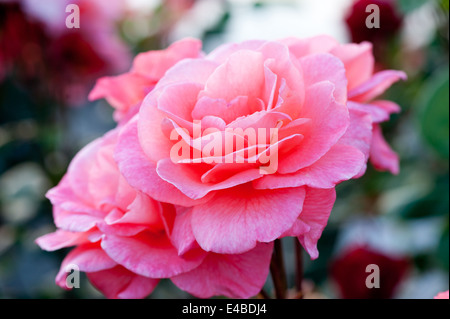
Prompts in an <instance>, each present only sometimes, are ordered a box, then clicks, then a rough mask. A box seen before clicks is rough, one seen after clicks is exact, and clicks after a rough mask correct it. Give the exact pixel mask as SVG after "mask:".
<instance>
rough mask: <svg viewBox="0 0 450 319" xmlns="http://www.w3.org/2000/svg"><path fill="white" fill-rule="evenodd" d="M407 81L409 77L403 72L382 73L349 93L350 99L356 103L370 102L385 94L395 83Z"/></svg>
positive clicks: (389, 71)
mask: <svg viewBox="0 0 450 319" xmlns="http://www.w3.org/2000/svg"><path fill="white" fill-rule="evenodd" d="M406 79H407V75H406V73H405V72H402V71H394V70H387V71H381V72H378V73H376V74H375V75H373V76H372V78H370V79H369V80H368V81H367V82H365V83H363V84H361V85H359V86H358V87H356V88H354V89H352V90H351V91H349V93H348V98H349V99H350V100H352V101H355V102H368V101H371V100H372V99H374V98H376V97H377V96H379V95H381V94H383V93H384V92H385V91H386V90H387V89H388V88H389V87H391V85H392V84H393V83H395V82H397V81H399V80H406Z"/></svg>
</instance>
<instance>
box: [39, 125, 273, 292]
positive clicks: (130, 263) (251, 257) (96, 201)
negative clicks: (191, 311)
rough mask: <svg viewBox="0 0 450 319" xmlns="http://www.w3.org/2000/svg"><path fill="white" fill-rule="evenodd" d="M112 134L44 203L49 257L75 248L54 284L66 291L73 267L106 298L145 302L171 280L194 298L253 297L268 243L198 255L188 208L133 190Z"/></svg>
mask: <svg viewBox="0 0 450 319" xmlns="http://www.w3.org/2000/svg"><path fill="white" fill-rule="evenodd" d="M118 133H119V131H118V130H114V131H112V132H110V133H108V134H107V135H106V136H105V137H103V138H101V139H98V140H96V141H94V142H92V143H91V144H89V145H88V146H86V147H85V148H84V149H83V150H82V151H81V152H80V153H79V154H78V155H77V156H76V157H75V159H74V160H73V162H72V163H71V165H70V167H69V169H68V172H67V174H66V176H65V177H64V178H63V179H62V181H61V182H60V184H59V185H58V186H57V187H55V188H54V189H52V190H50V191H49V193H48V197H49V199H50V200H51V202H52V204H53V205H54V220H55V224H56V226H57V228H58V230H57V231H56V232H54V233H51V234H48V235H45V236H43V237H40V238H38V239H37V243H38V244H39V246H41V248H43V249H45V250H48V251H53V250H57V249H60V248H64V247H71V246H76V247H75V248H74V249H73V250H72V251H71V252H70V253H69V254H68V255H67V256H66V258H65V259H64V261H63V263H62V265H61V269H60V271H59V273H58V275H57V277H56V282H57V284H58V285H59V286H61V287H63V288H66V276H67V274H68V273H67V272H66V271H67V268H66V267H68V266H69V265H76V266H77V267H78V268H79V269H80V271H83V272H86V273H87V276H88V278H89V280H90V281H91V282H92V284H93V285H94V286H95V287H97V288H98V289H99V290H100V291H101V292H102V293H104V294H105V296H107V297H108V298H143V297H145V296H147V295H148V294H150V293H151V292H152V291H153V289H154V288H155V286H156V285H157V283H158V281H159V279H161V278H171V279H172V281H173V282H174V283H175V285H177V286H178V287H180V288H181V289H183V290H185V291H187V292H189V293H191V294H193V295H195V296H198V297H205V298H207V297H211V296H215V295H225V296H228V297H238V298H248V297H251V296H254V295H256V294H257V293H258V292H259V291H260V290H261V288H262V286H263V285H264V283H265V280H266V278H267V275H268V271H269V263H270V258H271V253H272V244H260V245H258V246H256V247H255V248H254V249H253V250H251V251H249V252H246V253H245V254H240V255H219V254H214V253H207V252H205V251H203V250H202V249H201V248H200V247H199V246H198V244H197V243H196V242H195V239H194V236H193V234H192V229H191V224H190V216H191V214H190V211H191V210H192V209H191V208H185V207H175V206H173V205H169V204H164V203H160V202H158V201H155V200H154V199H152V198H151V197H149V196H148V195H146V194H144V193H142V192H139V191H136V190H134V189H133V188H132V187H130V185H129V184H128V183H127V182H126V181H125V179H124V178H123V177H122V176H121V175H120V173H119V170H118V167H117V165H116V163H115V162H114V160H113V152H114V149H115V147H116V141H117V137H118Z"/></svg>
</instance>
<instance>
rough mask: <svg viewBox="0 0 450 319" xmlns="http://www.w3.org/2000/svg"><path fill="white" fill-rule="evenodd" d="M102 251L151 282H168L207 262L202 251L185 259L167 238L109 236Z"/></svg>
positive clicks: (155, 234)
mask: <svg viewBox="0 0 450 319" xmlns="http://www.w3.org/2000/svg"><path fill="white" fill-rule="evenodd" d="M102 248H103V249H104V250H105V252H106V253H107V254H108V255H109V256H110V257H111V258H112V259H113V260H115V261H116V262H117V263H119V264H120V265H122V266H124V267H125V268H127V269H128V270H130V271H132V272H134V273H136V274H139V275H141V276H145V277H149V278H168V277H172V276H175V275H178V274H180V273H183V272H186V271H189V270H191V269H193V268H195V267H197V266H198V265H199V264H200V263H201V262H202V260H203V259H204V258H205V253H204V252H202V251H200V250H195V251H190V252H189V253H187V254H185V255H184V256H183V257H180V256H178V251H177V249H176V248H175V247H173V246H172V244H171V242H170V240H169V239H168V238H167V236H166V235H165V234H158V233H150V232H145V233H141V234H139V235H137V236H135V237H119V236H114V235H106V236H105V237H104V238H103V240H102Z"/></svg>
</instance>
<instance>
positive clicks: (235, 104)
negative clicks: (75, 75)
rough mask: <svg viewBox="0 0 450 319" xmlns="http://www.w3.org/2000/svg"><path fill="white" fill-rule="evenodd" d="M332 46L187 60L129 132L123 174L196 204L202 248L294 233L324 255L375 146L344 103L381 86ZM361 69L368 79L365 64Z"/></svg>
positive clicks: (236, 51) (239, 47)
mask: <svg viewBox="0 0 450 319" xmlns="http://www.w3.org/2000/svg"><path fill="white" fill-rule="evenodd" d="M333 45H334V43H333ZM330 48H331V47H330V41H329V40H328V39H327V38H325V39H322V38H313V39H308V40H297V39H289V40H283V41H274V42H266V41H248V42H244V43H241V44H229V45H224V46H221V47H219V48H218V49H216V50H215V51H213V52H212V53H211V54H209V55H207V56H205V57H198V58H196V59H185V60H183V61H180V62H178V63H177V64H176V65H174V66H173V67H171V68H170V69H169V70H168V71H167V72H166V73H165V74H164V76H162V77H161V79H159V81H157V83H155V87H154V88H153V90H152V91H151V93H150V94H148V95H147V96H146V97H145V99H144V100H143V101H142V103H141V106H140V110H139V114H138V115H136V117H135V118H134V119H133V120H132V121H130V122H129V123H127V124H126V126H125V127H124V128H123V131H122V133H121V136H120V138H119V142H118V147H117V148H116V153H115V158H116V160H117V163H118V165H119V169H120V171H121V173H122V174H123V176H124V177H125V178H126V179H127V181H128V182H129V184H130V185H131V186H133V187H134V188H135V189H137V190H139V191H141V192H143V193H145V194H147V195H149V196H151V197H153V198H155V199H156V200H159V201H162V202H167V203H171V204H175V205H181V206H185V207H192V209H191V210H189V212H188V214H189V215H190V219H191V225H192V231H193V235H194V237H195V240H196V241H197V242H198V244H199V245H200V247H201V248H202V249H203V250H205V251H210V252H214V253H219V254H237V253H244V252H246V251H249V250H251V249H254V248H255V247H257V245H258V243H270V242H272V241H273V240H275V239H277V238H280V237H283V236H297V237H298V238H299V240H300V241H301V243H302V245H303V246H304V247H305V249H306V250H307V251H308V252H309V253H310V255H311V257H312V258H317V256H318V251H317V247H316V245H317V241H318V239H319V238H320V236H321V233H322V231H323V229H324V227H325V225H326V223H327V220H328V217H329V214H330V211H331V209H332V207H333V204H334V201H335V191H334V187H335V186H336V185H337V184H338V183H340V182H342V181H345V180H348V179H351V178H354V177H359V176H361V175H362V174H363V173H364V171H365V169H366V163H367V159H368V157H369V152H370V148H371V147H370V146H371V143H372V125H373V117H372V116H371V113H370V112H367V111H366V110H365V109H364V110H362V109H361V108H360V107H357V106H354V107H353V106H352V104H355V105H356V103H348V99H347V95H348V88H349V86H351V89H352V90H355V89H354V87H355V88H356V89H357V88H359V85H360V84H365V85H369V84H373V83H372V82H370V81H369V82H368V83H369V84H366V82H367V81H366V78H365V77H364V74H363V72H362V71H359V73H356V74H354V75H351V74H350V75H349V74H348V72H350V71H349V70H353V69H351V68H350V67H351V66H352V64H351V62H352V61H353V60H351V59H350V57H349V56H350V54H347V55H344V54H342V55H341V58H339V55H338V54H330V53H328V51H329V50H330ZM363 57H365V55H364V56H363ZM369 62H370V61H369ZM353 63H355V65H356V66H355V67H359V68H360V70H361V69H362V70H363V71H364V68H365V67H366V66H365V65H364V63H365V60H359V59H358V60H355V61H353ZM367 68H369V69H370V66H368V67H367ZM136 72H137V69H136ZM144 72H145V71H144ZM358 76H359V79H360V80H361V83H356V81H357V80H358ZM368 76H371V74H370V75H368ZM348 78H351V81H349V80H348ZM383 83H384V82H383ZM111 89H112V88H111ZM377 90H378V91H379V86H376V87H370V88H369V89H368V90H366V91H364V94H365V95H364V100H366V97H370V96H371V95H373V94H372V92H375V91H377ZM118 92H120V91H118ZM351 92H356V91H351ZM123 96H124V95H121V97H123ZM353 96H354V98H358V97H359V95H358V96H356V95H353ZM361 99H363V98H362V97H361ZM358 101H359V100H358ZM357 105H358V106H359V104H357ZM252 132H253V133H254V134H256V135H257V139H255V138H253V137H252V138H251V133H252ZM259 132H262V134H261V135H259ZM230 161H231V162H230Z"/></svg>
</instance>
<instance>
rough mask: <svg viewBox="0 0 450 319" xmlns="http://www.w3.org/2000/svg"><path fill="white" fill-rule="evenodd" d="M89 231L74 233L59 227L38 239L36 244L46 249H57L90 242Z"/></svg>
mask: <svg viewBox="0 0 450 319" xmlns="http://www.w3.org/2000/svg"><path fill="white" fill-rule="evenodd" d="M88 237H89V233H74V232H68V231H65V230H61V229H58V230H57V231H55V232H54V233H50V234H47V235H44V236H41V237H39V238H38V239H36V244H38V245H39V247H41V249H43V250H46V251H55V250H58V249H61V248H66V247H71V246H76V245H80V244H84V243H88V242H89V240H88Z"/></svg>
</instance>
